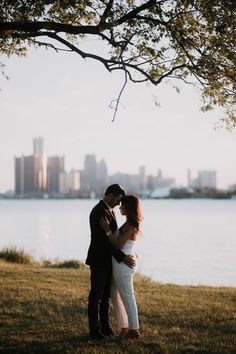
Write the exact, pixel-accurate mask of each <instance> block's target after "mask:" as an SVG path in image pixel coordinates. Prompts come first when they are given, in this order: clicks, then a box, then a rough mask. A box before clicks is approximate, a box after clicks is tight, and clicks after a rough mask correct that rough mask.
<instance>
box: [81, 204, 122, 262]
mask: <svg viewBox="0 0 236 354" xmlns="http://www.w3.org/2000/svg"><path fill="white" fill-rule="evenodd" d="M102 216H105V217H106V218H107V219H108V220H109V222H110V229H111V231H112V232H115V231H116V229H117V223H116V219H115V216H114V214H113V213H112V212H111V211H110V209H109V208H108V206H107V205H106V204H105V203H104V202H103V201H102V200H100V202H99V203H98V204H97V205H95V207H94V208H93V209H92V211H91V213H90V216H89V223H90V229H91V242H90V246H89V249H88V255H87V258H86V262H85V263H86V264H88V265H90V266H93V267H108V266H111V256H114V257H115V259H116V260H117V262H121V261H122V260H123V259H124V257H125V254H124V253H123V252H122V251H120V250H116V249H115V248H114V247H112V245H111V243H110V241H109V240H108V238H107V235H106V233H105V232H104V230H103V228H102V226H101V224H100V219H101V217H102Z"/></svg>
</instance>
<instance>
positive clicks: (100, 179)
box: [96, 159, 108, 194]
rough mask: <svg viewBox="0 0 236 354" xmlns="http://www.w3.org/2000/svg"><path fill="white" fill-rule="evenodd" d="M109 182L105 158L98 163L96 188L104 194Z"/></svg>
mask: <svg viewBox="0 0 236 354" xmlns="http://www.w3.org/2000/svg"><path fill="white" fill-rule="evenodd" d="M107 184H108V169H107V164H106V162H105V160H103V159H102V160H101V161H100V162H98V163H97V179H96V189H97V190H98V193H99V194H103V192H104V190H105V189H106V188H107Z"/></svg>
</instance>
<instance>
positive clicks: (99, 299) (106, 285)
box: [88, 266, 112, 335]
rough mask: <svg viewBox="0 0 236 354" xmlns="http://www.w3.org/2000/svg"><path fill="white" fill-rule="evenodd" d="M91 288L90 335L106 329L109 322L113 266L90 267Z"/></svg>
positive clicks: (89, 308)
mask: <svg viewBox="0 0 236 354" xmlns="http://www.w3.org/2000/svg"><path fill="white" fill-rule="evenodd" d="M90 271H91V276H90V281H91V290H90V293H89V299H88V318H89V330H90V335H93V334H94V333H96V332H97V331H100V330H101V331H105V330H106V329H108V328H109V327H110V324H109V302H110V287H111V275H112V268H111V266H108V267H92V266H91V267H90Z"/></svg>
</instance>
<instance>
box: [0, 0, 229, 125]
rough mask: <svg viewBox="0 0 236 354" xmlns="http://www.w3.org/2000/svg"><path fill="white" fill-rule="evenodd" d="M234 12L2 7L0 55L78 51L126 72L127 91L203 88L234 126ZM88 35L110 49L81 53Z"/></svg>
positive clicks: (191, 3) (150, 5)
mask: <svg viewBox="0 0 236 354" xmlns="http://www.w3.org/2000/svg"><path fill="white" fill-rule="evenodd" d="M235 10H236V2H235V1H234V0H223V1H218V0H199V1H197V0H80V1H76V0H36V1H32V0H15V1H14V0H2V6H1V8H0V53H1V54H6V55H8V56H10V55H12V54H17V55H25V54H26V52H27V47H28V46H45V47H46V48H52V49H54V50H56V51H57V52H59V51H61V50H69V51H73V52H76V53H78V54H79V55H80V56H81V57H82V58H90V59H93V60H96V61H99V62H101V63H102V64H103V65H104V66H105V68H106V69H107V70H109V71H110V72H112V71H115V70H122V71H123V72H124V75H125V82H124V86H125V84H126V82H127V80H131V81H133V82H135V83H139V82H144V81H149V82H151V83H152V84H154V85H158V84H160V83H161V82H163V81H169V80H173V79H179V80H181V81H184V82H185V83H186V84H191V85H196V86H197V87H199V88H200V90H201V96H202V100H203V106H202V110H203V111H207V110H210V109H213V107H214V106H216V105H218V106H221V107H223V108H224V109H225V113H226V114H225V116H224V118H223V120H224V122H226V123H227V124H228V127H234V126H235V125H236V115H235V101H236V100H235V91H236V83H235V66H236V65H235V64H236V55H235V54H236V53H235V48H236V35H235V28H236V16H235V15H236V11H235ZM90 36H93V37H96V38H97V39H100V40H102V41H104V42H105V43H106V44H107V47H106V48H107V52H106V53H105V52H104V55H99V54H97V53H96V51H94V52H92V53H87V52H84V51H83V50H82V49H81V48H80V43H81V42H82V41H83V40H84V39H85V38H88V37H90ZM124 86H123V88H124ZM123 88H122V90H123ZM122 90H121V92H120V94H121V93H122ZM118 103H119V97H118V99H117V106H118ZM117 106H116V109H117Z"/></svg>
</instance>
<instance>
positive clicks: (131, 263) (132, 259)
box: [123, 255, 137, 268]
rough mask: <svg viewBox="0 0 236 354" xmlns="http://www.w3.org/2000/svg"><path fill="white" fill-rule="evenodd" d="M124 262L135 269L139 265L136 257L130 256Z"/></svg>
mask: <svg viewBox="0 0 236 354" xmlns="http://www.w3.org/2000/svg"><path fill="white" fill-rule="evenodd" d="M123 262H124V263H125V264H126V265H127V266H128V267H130V268H134V267H135V266H136V264H137V262H136V258H135V256H130V255H127V256H125V258H124V259H123Z"/></svg>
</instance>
